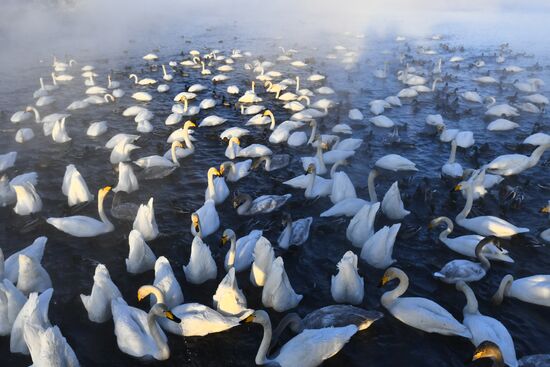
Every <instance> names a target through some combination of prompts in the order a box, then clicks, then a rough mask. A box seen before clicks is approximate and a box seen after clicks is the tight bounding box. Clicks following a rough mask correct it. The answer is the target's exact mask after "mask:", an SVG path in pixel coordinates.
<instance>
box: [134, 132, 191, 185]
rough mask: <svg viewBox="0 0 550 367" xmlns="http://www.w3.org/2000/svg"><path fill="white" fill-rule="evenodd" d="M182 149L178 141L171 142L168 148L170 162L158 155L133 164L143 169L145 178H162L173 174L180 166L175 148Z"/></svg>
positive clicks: (141, 159)
mask: <svg viewBox="0 0 550 367" xmlns="http://www.w3.org/2000/svg"><path fill="white" fill-rule="evenodd" d="M182 147H183V145H182V144H181V143H180V142H179V141H173V142H172V145H171V148H170V152H171V155H172V157H171V158H172V160H169V159H167V158H165V157H161V156H160V155H151V156H147V157H142V158H140V159H138V160H136V161H134V163H135V164H136V165H138V166H139V167H141V168H143V169H144V171H145V172H146V177H147V178H149V179H152V178H163V177H166V176H168V175H169V174H171V173H172V172H174V171H175V170H176V168H178V167H179V166H180V163H179V162H178V158H177V155H176V148H182Z"/></svg>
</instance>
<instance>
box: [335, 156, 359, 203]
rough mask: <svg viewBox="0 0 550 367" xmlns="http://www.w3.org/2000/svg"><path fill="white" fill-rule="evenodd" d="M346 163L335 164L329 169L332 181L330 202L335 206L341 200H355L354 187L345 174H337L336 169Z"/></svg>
mask: <svg viewBox="0 0 550 367" xmlns="http://www.w3.org/2000/svg"><path fill="white" fill-rule="evenodd" d="M346 163H347V162H346V161H338V162H336V163H335V164H334V165H333V166H332V168H331V169H330V178H331V179H332V189H331V193H330V201H332V203H333V204H336V203H338V202H340V201H342V200H345V199H350V198H356V197H357V193H356V192H355V186H354V185H353V183H352V182H351V180H350V178H349V177H348V175H347V174H346V173H345V172H342V171H340V172H337V171H336V169H337V168H338V167H339V166H340V165H343V164H346Z"/></svg>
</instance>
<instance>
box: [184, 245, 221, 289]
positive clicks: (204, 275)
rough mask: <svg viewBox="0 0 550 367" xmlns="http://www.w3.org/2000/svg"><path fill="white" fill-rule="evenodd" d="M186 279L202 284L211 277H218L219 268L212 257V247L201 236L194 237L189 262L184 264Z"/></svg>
mask: <svg viewBox="0 0 550 367" xmlns="http://www.w3.org/2000/svg"><path fill="white" fill-rule="evenodd" d="M183 272H184V273H185V279H187V281H188V282H189V283H192V284H202V283H204V282H206V281H207V280H210V279H216V275H217V274H218V268H217V267H216V262H215V261H214V259H213V258H212V253H211V252H210V248H209V247H208V246H207V245H206V244H205V243H204V242H203V241H202V239H201V238H200V237H199V236H195V237H194V238H193V243H192V244H191V256H190V257H189V263H188V264H187V265H184V266H183Z"/></svg>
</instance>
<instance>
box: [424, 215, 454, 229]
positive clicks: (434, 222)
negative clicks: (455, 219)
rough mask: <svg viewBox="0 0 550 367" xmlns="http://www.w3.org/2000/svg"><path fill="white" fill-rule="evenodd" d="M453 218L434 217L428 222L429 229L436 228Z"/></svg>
mask: <svg viewBox="0 0 550 367" xmlns="http://www.w3.org/2000/svg"><path fill="white" fill-rule="evenodd" d="M450 221H451V220H450V219H449V218H447V217H437V218H434V219H432V221H431V222H430V223H429V224H428V229H435V228H437V226H438V225H439V223H441V222H450Z"/></svg>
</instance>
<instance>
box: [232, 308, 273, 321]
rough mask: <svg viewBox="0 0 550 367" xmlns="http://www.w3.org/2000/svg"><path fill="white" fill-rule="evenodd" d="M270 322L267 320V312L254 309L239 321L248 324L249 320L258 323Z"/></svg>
mask: <svg viewBox="0 0 550 367" xmlns="http://www.w3.org/2000/svg"><path fill="white" fill-rule="evenodd" d="M266 321H267V322H269V323H271V322H270V320H269V315H268V314H267V312H265V311H264V310H256V311H254V312H252V313H251V314H250V315H248V316H247V317H245V318H244V319H242V320H241V321H240V322H239V323H240V324H249V323H251V322H254V323H258V324H261V323H264V322H266Z"/></svg>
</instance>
